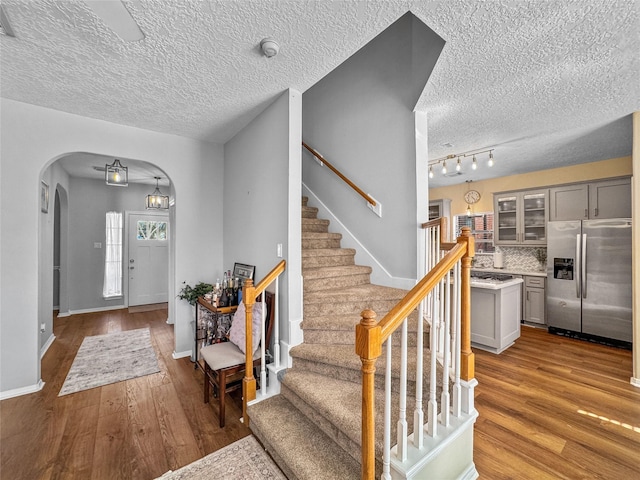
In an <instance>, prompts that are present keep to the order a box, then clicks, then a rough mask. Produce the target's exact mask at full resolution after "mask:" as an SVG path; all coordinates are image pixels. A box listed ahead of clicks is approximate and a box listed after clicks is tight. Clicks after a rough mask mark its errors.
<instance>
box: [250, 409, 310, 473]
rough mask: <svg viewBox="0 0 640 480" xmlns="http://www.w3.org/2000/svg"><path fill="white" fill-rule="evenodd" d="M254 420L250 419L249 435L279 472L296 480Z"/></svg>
mask: <svg viewBox="0 0 640 480" xmlns="http://www.w3.org/2000/svg"><path fill="white" fill-rule="evenodd" d="M247 408H248V410H249V411H250V410H251V406H249V407H247ZM255 418H256V419H257V418H259V417H255ZM256 419H254V418H252V419H251V433H252V434H254V435H255V436H256V438H257V439H258V440H259V441H260V443H261V444H262V446H263V447H264V449H265V450H266V451H267V452H269V455H270V456H271V458H273V461H274V462H275V463H276V465H278V467H279V468H280V470H282V472H283V473H284V474H285V476H286V477H287V478H288V479H290V480H297V478H298V477H297V476H296V475H294V473H293V472H292V471H291V469H290V468H289V466H288V465H287V463H286V462H285V461H284V460H283V459H282V457H280V455H278V450H277V449H276V448H275V447H274V446H273V445H271V443H270V442H269V440H268V438H269V437H268V436H267V435H265V434H263V433H262V429H261V425H260V423H259V422H258V421H257V420H256ZM267 428H268V427H267Z"/></svg>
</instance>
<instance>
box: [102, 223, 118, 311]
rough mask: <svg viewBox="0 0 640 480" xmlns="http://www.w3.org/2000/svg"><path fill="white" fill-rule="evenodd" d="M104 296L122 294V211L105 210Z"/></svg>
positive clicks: (109, 296) (111, 296)
mask: <svg viewBox="0 0 640 480" xmlns="http://www.w3.org/2000/svg"><path fill="white" fill-rule="evenodd" d="M102 295H103V297H104V298H113V297H120V296H122V213H121V212H107V215H106V228H105V255H104V285H103V287H102Z"/></svg>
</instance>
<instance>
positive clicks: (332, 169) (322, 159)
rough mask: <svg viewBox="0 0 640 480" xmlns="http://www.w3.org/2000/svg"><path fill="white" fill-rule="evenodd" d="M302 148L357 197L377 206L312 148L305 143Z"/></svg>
mask: <svg viewBox="0 0 640 480" xmlns="http://www.w3.org/2000/svg"><path fill="white" fill-rule="evenodd" d="M302 146H303V147H304V148H306V149H307V150H308V151H309V152H310V153H311V155H313V156H314V157H316V158H317V159H318V160H320V161H321V162H322V163H323V164H324V165H326V166H327V168H328V169H329V170H331V171H332V172H333V173H335V174H336V175H337V176H338V177H340V178H341V179H342V181H343V182H345V183H346V184H347V185H349V186H350V187H351V188H353V189H354V190H355V191H356V192H357V193H358V195H360V196H361V197H362V198H364V199H365V200H366V201H367V202H369V203H370V204H371V205H372V206H373V207H375V206H376V205H377V203H376V201H375V200H374V199H373V198H371V197H370V196H369V195H367V194H366V193H364V191H363V190H362V189H361V188H360V187H358V186H357V185H356V184H355V183H353V182H352V181H351V180H349V179H348V178H347V177H346V176H345V175H343V174H342V172H340V170H338V169H337V168H336V167H334V166H333V165H331V164H330V163H329V162H328V161H327V160H326V159H325V158H324V157H323V156H322V155H320V154H319V153H318V152H317V151H315V150H314V149H313V148H311V147H310V146H309V145H307V144H306V143H304V142H302Z"/></svg>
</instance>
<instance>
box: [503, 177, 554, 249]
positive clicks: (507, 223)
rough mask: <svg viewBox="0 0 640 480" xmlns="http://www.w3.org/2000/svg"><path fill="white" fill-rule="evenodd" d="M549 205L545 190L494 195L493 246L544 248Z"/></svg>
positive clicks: (547, 193) (547, 192) (547, 194)
mask: <svg viewBox="0 0 640 480" xmlns="http://www.w3.org/2000/svg"><path fill="white" fill-rule="evenodd" d="M548 201H549V191H548V190H547V189H541V190H524V191H517V192H506V193H496V194H494V196H493V213H494V243H495V244H496V245H545V244H546V242H547V220H548V215H547V204H548Z"/></svg>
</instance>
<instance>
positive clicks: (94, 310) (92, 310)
mask: <svg viewBox="0 0 640 480" xmlns="http://www.w3.org/2000/svg"><path fill="white" fill-rule="evenodd" d="M123 308H127V306H126V305H114V306H112V307H98V308H82V309H80V310H69V313H68V314H66V315H60V314H58V316H59V317H60V316H65V317H68V316H69V315H81V314H83V313H97V312H108V311H110V310H122V309H123Z"/></svg>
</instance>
